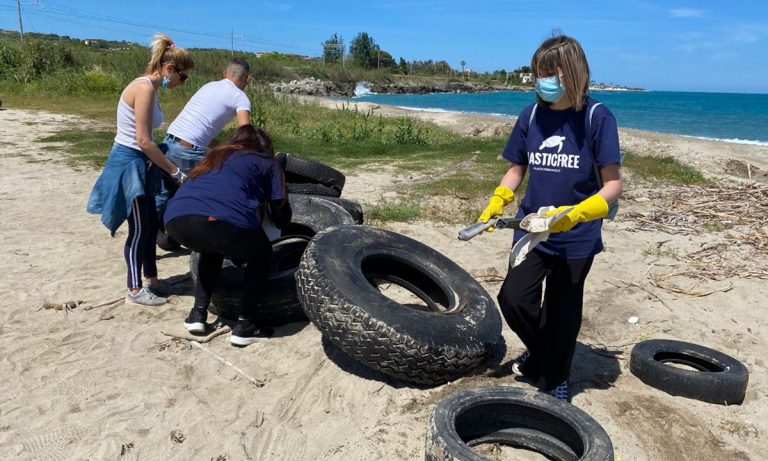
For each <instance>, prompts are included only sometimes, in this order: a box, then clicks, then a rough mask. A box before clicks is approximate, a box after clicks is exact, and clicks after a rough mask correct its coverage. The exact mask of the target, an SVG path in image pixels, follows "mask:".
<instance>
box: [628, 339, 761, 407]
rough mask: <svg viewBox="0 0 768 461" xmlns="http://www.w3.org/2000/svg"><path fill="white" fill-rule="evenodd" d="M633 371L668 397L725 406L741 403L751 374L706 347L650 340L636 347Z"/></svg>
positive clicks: (632, 363)
mask: <svg viewBox="0 0 768 461" xmlns="http://www.w3.org/2000/svg"><path fill="white" fill-rule="evenodd" d="M669 364H677V365H684V366H686V367H688V368H687V369H685V368H678V367H675V366H670V365H669ZM629 370H630V371H631V372H632V374H634V375H635V376H637V377H638V378H639V379H640V380H641V381H642V382H644V383H645V384H647V385H649V386H651V387H655V388H656V389H660V390H662V391H664V392H667V393H668V394H671V395H678V396H681V397H687V398H691V399H696V400H701V401H703V402H709V403H718V404H721V405H732V404H739V403H741V402H742V401H743V400H744V396H745V394H746V392H747V383H748V382H749V371H747V368H746V367H745V366H744V364H742V363H741V362H739V361H738V360H736V359H735V358H733V357H731V356H729V355H726V354H724V353H722V352H719V351H716V350H714V349H710V348H707V347H704V346H699V345H697V344H692V343H687V342H683V341H674V340H670V339H650V340H647V341H642V342H640V343H638V344H636V345H635V347H633V348H632V354H631V357H630V361H629Z"/></svg>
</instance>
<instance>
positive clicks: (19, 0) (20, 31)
mask: <svg viewBox="0 0 768 461" xmlns="http://www.w3.org/2000/svg"><path fill="white" fill-rule="evenodd" d="M16 7H17V8H18V10H19V40H21V44H22V45H23V44H24V26H23V25H22V24H21V0H16Z"/></svg>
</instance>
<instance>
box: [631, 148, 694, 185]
mask: <svg viewBox="0 0 768 461" xmlns="http://www.w3.org/2000/svg"><path fill="white" fill-rule="evenodd" d="M625 153H626V155H625V156H624V164H623V165H622V168H627V169H628V170H630V171H631V172H632V175H633V176H634V177H638V178H642V179H645V180H648V181H652V182H656V183H675V184H702V183H705V182H706V181H707V180H706V178H705V177H704V175H703V174H702V173H701V171H699V170H697V169H695V168H693V167H690V166H687V165H683V164H682V163H680V162H679V161H677V159H675V158H674V157H670V156H647V155H636V154H634V153H632V152H630V151H625Z"/></svg>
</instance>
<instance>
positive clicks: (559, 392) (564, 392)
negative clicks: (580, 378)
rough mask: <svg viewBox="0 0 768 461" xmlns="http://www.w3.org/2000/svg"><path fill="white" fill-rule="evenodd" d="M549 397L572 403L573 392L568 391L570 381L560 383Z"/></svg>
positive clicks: (550, 392)
mask: <svg viewBox="0 0 768 461" xmlns="http://www.w3.org/2000/svg"><path fill="white" fill-rule="evenodd" d="M549 395H551V396H552V397H554V398H556V399H558V400H562V401H564V402H568V403H570V402H571V392H570V390H569V389H568V381H567V380H566V381H563V382H562V383H560V384H559V385H558V386H557V387H556V388H554V389H552V390H551V391H549Z"/></svg>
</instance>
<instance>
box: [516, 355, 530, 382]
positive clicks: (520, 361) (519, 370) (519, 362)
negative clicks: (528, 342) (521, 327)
mask: <svg viewBox="0 0 768 461" xmlns="http://www.w3.org/2000/svg"><path fill="white" fill-rule="evenodd" d="M530 356H531V353H530V352H528V350H526V351H525V352H523V353H522V354H520V355H519V356H518V357H517V358H516V359H515V360H513V361H512V373H514V375H515V376H525V372H524V371H523V365H525V361H526V360H528V358H529V357H530Z"/></svg>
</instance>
